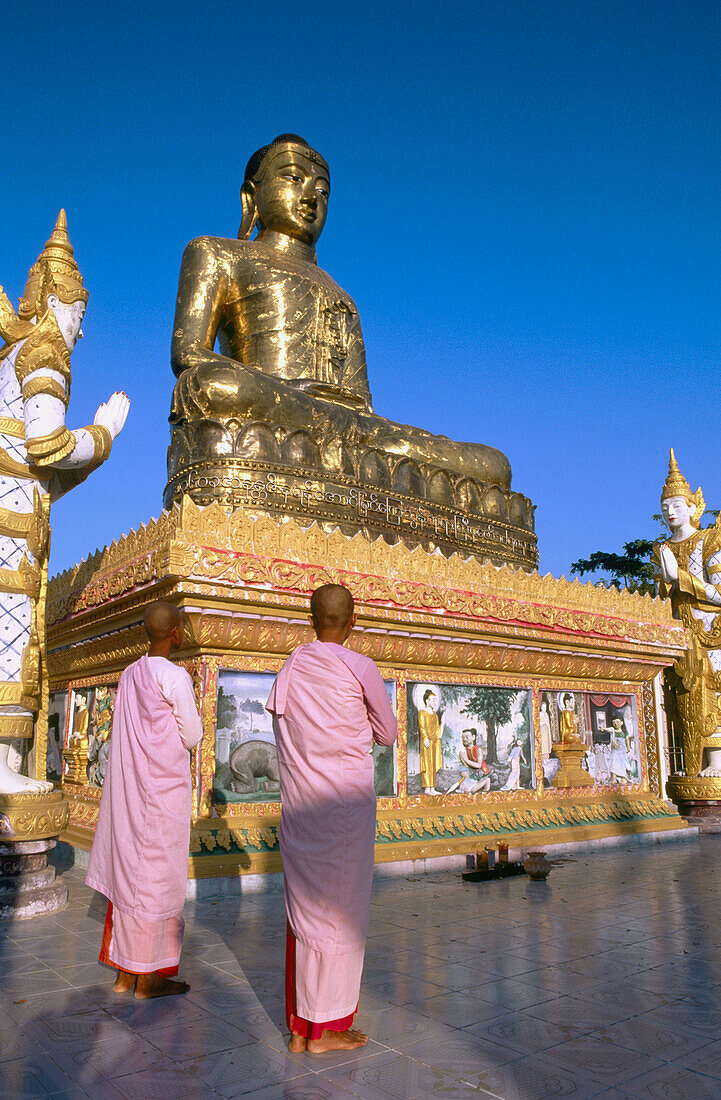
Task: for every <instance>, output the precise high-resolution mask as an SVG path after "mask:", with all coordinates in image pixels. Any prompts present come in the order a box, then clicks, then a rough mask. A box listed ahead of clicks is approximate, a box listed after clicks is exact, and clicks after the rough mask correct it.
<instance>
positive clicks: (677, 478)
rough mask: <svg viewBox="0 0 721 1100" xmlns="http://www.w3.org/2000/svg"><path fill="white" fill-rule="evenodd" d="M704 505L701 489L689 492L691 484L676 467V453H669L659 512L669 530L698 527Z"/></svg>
mask: <svg viewBox="0 0 721 1100" xmlns="http://www.w3.org/2000/svg"><path fill="white" fill-rule="evenodd" d="M705 509H706V505H705V503H704V499H703V493H702V492H701V489H700V488H699V489H697V490H696V492H695V493H692V492H691V486H690V485H689V483H688V481H687V480H686V478H685V477H684V476H683V474H682V473H681V471H680V470H679V468H678V463H677V462H676V455H675V454H674V453H673V448H671V453H670V457H669V463H668V475H667V477H666V481H665V482H664V486H663V490H662V492H661V514H662V516H663V518H664V520H665V521H666V524H667V525H668V527H669V528H670V530H671V532H672V533H673V532H675V531H678V532H682V531H683V530H684V528H686V529H687V530H688V529H689V528H691V527H696V528H697V527H698V526H699V525H700V522H701V517H702V515H703V514H704V511H705Z"/></svg>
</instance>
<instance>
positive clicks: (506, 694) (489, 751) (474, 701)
mask: <svg viewBox="0 0 721 1100" xmlns="http://www.w3.org/2000/svg"><path fill="white" fill-rule="evenodd" d="M515 696H516V690H515V688H487V687H474V688H471V689H470V692H469V697H468V702H467V703H466V705H465V707H463V709H462V710H461V714H469V715H470V716H471V717H473V718H478V719H479V720H480V721H481V722H485V725H486V734H487V741H486V762H487V763H488V764H497V763H498V753H497V749H496V737H497V733H498V727H499V726H505V725H506V723H507V722H510V720H511V713H512V711H511V707H512V704H513V700H514V698H515Z"/></svg>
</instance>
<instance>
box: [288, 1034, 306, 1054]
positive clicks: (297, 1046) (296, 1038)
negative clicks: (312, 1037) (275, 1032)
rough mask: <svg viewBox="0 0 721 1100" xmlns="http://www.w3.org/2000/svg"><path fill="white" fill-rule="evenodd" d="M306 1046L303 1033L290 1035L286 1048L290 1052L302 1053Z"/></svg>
mask: <svg viewBox="0 0 721 1100" xmlns="http://www.w3.org/2000/svg"><path fill="white" fill-rule="evenodd" d="M305 1047H306V1039H305V1035H296V1034H295V1033H294V1034H292V1035H291V1037H290V1040H289V1042H288V1050H289V1051H290V1053H291V1054H302V1053H303V1051H304V1050H305Z"/></svg>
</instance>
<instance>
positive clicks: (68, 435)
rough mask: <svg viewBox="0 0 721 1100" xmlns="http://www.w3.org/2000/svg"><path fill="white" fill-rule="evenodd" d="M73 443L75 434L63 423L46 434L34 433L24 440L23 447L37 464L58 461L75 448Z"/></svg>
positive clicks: (44, 464)
mask: <svg viewBox="0 0 721 1100" xmlns="http://www.w3.org/2000/svg"><path fill="white" fill-rule="evenodd" d="M75 445H76V440H75V436H74V435H73V433H72V432H71V431H68V429H67V428H66V427H65V425H64V424H61V426H60V427H59V428H56V429H55V431H54V432H49V433H48V435H36V436H32V437H31V438H26V440H25V449H26V450H27V452H28V455H29V457H30V458H32V459H34V461H35V463H36V464H37V465H38V466H47V465H50V464H51V463H53V462H60V460H61V459H63V458H67V456H68V455H69V454H71V453H72V451H74V450H75Z"/></svg>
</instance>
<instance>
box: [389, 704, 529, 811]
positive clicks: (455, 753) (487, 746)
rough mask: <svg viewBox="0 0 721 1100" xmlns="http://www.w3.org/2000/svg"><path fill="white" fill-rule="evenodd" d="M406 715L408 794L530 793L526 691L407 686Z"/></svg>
mask: <svg viewBox="0 0 721 1100" xmlns="http://www.w3.org/2000/svg"><path fill="white" fill-rule="evenodd" d="M406 709H407V730H408V793H409V794H420V793H421V792H425V793H427V794H434V793H436V794H454V793H459V794H478V793H486V792H488V791H513V790H519V789H521V788H525V789H529V788H531V787H533V785H534V782H535V768H534V762H533V736H532V726H531V692H530V690H528V689H526V688H508V687H494V686H490V687H489V686H487V685H485V684H436V683H428V682H425V683H408V684H407V685H406Z"/></svg>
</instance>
